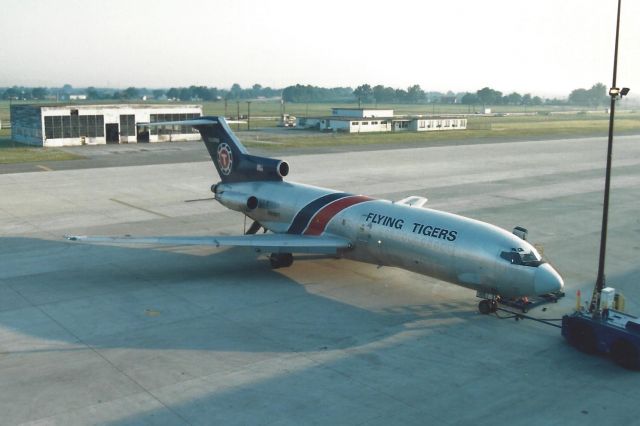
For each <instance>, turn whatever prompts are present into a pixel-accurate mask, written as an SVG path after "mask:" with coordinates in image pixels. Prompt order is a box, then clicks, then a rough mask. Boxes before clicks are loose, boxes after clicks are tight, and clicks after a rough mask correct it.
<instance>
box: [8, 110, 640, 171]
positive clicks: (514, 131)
mask: <svg viewBox="0 0 640 426" xmlns="http://www.w3.org/2000/svg"><path fill="white" fill-rule="evenodd" d="M194 103H196V102H194ZM172 104H173V103H172ZM198 104H202V105H203V110H204V111H203V112H204V114H205V115H227V116H236V115H237V113H238V106H239V107H240V115H246V114H247V112H248V111H247V106H248V105H247V102H246V101H245V102H240V104H238V103H236V102H228V103H227V107H226V109H225V105H224V101H219V102H202V103H198ZM335 106H340V107H357V104H355V103H353V104H334V103H331V104H329V103H309V104H292V103H287V104H285V105H284V107H285V110H286V112H287V113H289V114H292V115H295V116H297V117H305V116H327V115H330V113H331V108H332V107H335ZM363 106H365V107H374V105H363ZM377 107H378V108H388V109H394V111H395V114H397V115H403V114H414V115H415V114H436V115H437V114H456V113H458V114H461V113H466V114H469V113H471V114H472V115H470V116H468V124H467V129H466V130H451V131H434V132H389V133H361V134H346V133H320V132H317V131H313V130H300V129H286V130H285V129H282V131H280V132H273V131H266V130H268V129H269V128H275V127H276V124H277V117H278V116H279V114H280V111H281V108H282V105H281V104H280V102H279V101H275V100H256V101H252V102H251V107H250V108H251V120H250V127H251V130H254V131H255V130H257V132H253V133H246V130H248V129H247V128H248V127H249V123H239V124H231V128H232V129H233V130H234V131H236V132H238V136H239V137H240V139H241V140H242V141H243V143H245V144H246V145H247V146H250V147H251V146H259V147H261V148H266V149H271V150H278V149H282V148H307V147H308V148H321V147H332V146H338V145H340V146H361V145H385V144H388V145H396V144H397V145H402V144H406V145H429V144H432V143H438V144H442V143H447V141H452V142H458V141H461V140H464V141H467V142H471V143H473V141H475V140H477V141H482V140H524V139H538V138H539V139H549V138H564V137H567V138H570V137H581V136H604V135H606V134H607V129H608V125H609V116H608V114H606V113H605V111H604V109H603V110H601V111H596V112H593V111H591V112H587V111H580V110H576V109H573V110H572V109H570V108H569V107H557V106H548V105H541V106H536V107H528V108H527V109H526V110H525V109H524V107H508V106H498V107H492V110H493V112H494V113H497V114H498V115H495V116H485V115H482V114H473V113H474V112H477V111H474V108H473V107H469V106H466V105H386V104H385V105H377ZM477 109H478V108H477ZM532 109H533V110H532ZM225 112H226V114H225ZM523 113H526V115H525V114H523ZM8 119H9V104H8V102H7V101H0V120H2V121H3V122H6V121H8ZM260 130H265V131H262V132H261V131H260ZM615 131H616V134H632V133H640V113H639V112H638V111H633V110H629V109H623V108H618V109H617V111H616V122H615ZM75 158H82V157H79V156H77V155H73V154H70V153H67V152H65V151H63V150H59V149H55V148H40V147H30V146H25V145H21V144H19V143H16V142H12V141H11V139H10V130H7V129H2V130H0V164H2V163H5V164H6V163H17V162H31V161H55V160H69V159H75Z"/></svg>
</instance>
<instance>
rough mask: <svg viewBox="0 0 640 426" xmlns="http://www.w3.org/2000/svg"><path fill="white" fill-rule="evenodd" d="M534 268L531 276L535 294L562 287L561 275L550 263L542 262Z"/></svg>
mask: <svg viewBox="0 0 640 426" xmlns="http://www.w3.org/2000/svg"><path fill="white" fill-rule="evenodd" d="M536 269H537V270H536V274H535V276H534V278H533V288H534V289H535V291H536V294H545V293H553V292H554V291H559V290H562V289H563V288H564V281H563V280H562V277H561V276H560V274H559V273H558V272H557V271H556V270H555V269H553V267H552V266H551V265H549V264H548V263H543V264H542V265H540V266H538V267H537V268H536Z"/></svg>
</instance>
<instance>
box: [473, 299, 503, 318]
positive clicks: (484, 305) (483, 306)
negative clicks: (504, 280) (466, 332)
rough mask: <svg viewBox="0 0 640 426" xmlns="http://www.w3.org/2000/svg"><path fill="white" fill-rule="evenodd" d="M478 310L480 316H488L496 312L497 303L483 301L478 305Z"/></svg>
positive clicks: (487, 300)
mask: <svg viewBox="0 0 640 426" xmlns="http://www.w3.org/2000/svg"><path fill="white" fill-rule="evenodd" d="M478 310H479V311H480V313H481V314H482V315H489V314H492V313H494V312H495V311H496V310H498V302H496V301H495V300H489V299H484V300H481V301H480V303H478Z"/></svg>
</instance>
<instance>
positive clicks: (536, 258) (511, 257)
mask: <svg viewBox="0 0 640 426" xmlns="http://www.w3.org/2000/svg"><path fill="white" fill-rule="evenodd" d="M500 257H501V258H503V259H504V260H506V261H508V262H510V263H512V264H514V265H523V266H531V267H534V268H535V267H537V266H540V265H541V264H543V263H544V261H543V260H542V258H541V257H540V255H539V254H538V253H536V252H535V251H534V250H529V251H528V252H526V251H525V250H524V249H522V248H512V249H511V251H503V252H502V253H500Z"/></svg>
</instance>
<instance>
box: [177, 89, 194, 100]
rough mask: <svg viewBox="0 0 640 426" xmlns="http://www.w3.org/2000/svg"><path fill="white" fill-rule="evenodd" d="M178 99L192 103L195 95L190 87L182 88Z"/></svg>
mask: <svg viewBox="0 0 640 426" xmlns="http://www.w3.org/2000/svg"><path fill="white" fill-rule="evenodd" d="M178 99H180V100H181V101H190V100H191V99H193V93H192V91H191V89H189V88H188V87H182V88H180V90H179V94H178Z"/></svg>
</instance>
